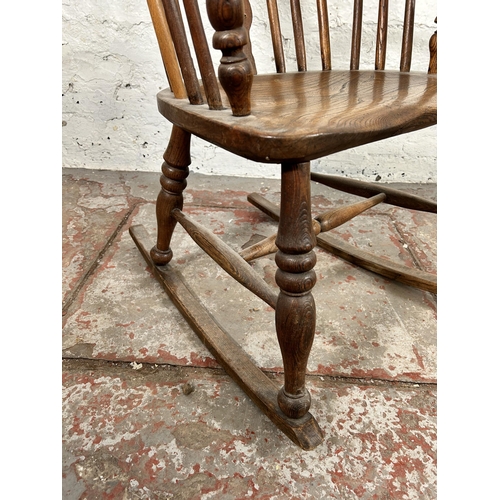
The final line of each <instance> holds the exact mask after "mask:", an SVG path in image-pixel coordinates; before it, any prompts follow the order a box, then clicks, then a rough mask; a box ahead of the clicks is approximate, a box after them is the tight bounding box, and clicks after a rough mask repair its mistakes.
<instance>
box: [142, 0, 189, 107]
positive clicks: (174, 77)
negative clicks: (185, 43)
mask: <svg viewBox="0 0 500 500" xmlns="http://www.w3.org/2000/svg"><path fill="white" fill-rule="evenodd" d="M147 1H148V8H149V13H150V15H151V21H152V22H153V27H154V30H155V34H156V38H157V40H158V46H159V48H160V54H161V58H162V60H163V66H164V68H165V72H166V73H167V78H168V81H169V84H170V87H171V89H172V92H173V93H174V95H175V97H176V98H177V99H184V98H186V97H187V93H186V87H185V86H184V82H183V81H182V75H181V70H180V68H179V62H178V61H177V55H176V54H175V47H174V42H173V41H172V35H171V34H170V29H169V27H168V23H167V18H166V16H165V10H164V8H163V3H162V1H161V0H147Z"/></svg>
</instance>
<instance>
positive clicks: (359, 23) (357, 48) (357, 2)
mask: <svg viewBox="0 0 500 500" xmlns="http://www.w3.org/2000/svg"><path fill="white" fill-rule="evenodd" d="M362 31H363V0H354V9H353V15H352V42H351V70H358V69H359V55H360V53H361V33H362Z"/></svg>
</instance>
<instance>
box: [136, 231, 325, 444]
mask: <svg viewBox="0 0 500 500" xmlns="http://www.w3.org/2000/svg"><path fill="white" fill-rule="evenodd" d="M130 235H131V236H132V238H133V240H134V242H135V243H136V245H137V247H138V249H139V250H140V252H141V254H142V256H143V257H144V259H145V261H146V262H147V263H148V264H149V266H150V268H151V270H152V272H153V274H154V276H155V277H156V279H157V280H158V281H159V283H160V284H161V285H162V286H163V288H164V290H165V291H166V292H167V294H168V296H169V297H170V299H171V300H172V302H173V303H174V304H175V306H176V307H177V308H178V309H179V311H180V312H181V313H182V315H183V316H184V318H185V319H186V321H187V322H188V323H189V325H190V326H191V328H192V329H193V330H194V332H195V333H196V335H198V337H199V338H200V340H201V341H202V342H203V345H205V346H206V347H207V348H208V350H209V351H210V352H211V353H212V354H213V356H214V357H215V359H216V360H217V362H218V363H219V364H220V365H221V366H222V368H224V370H225V371H226V373H227V374H228V375H229V376H230V377H231V378H232V379H233V380H234V381H235V382H236V383H237V384H238V385H239V386H240V387H241V389H242V390H243V391H244V392H245V393H246V394H247V395H248V396H249V397H250V399H251V400H252V401H253V402H254V403H255V405H257V407H258V408H260V410H261V411H262V412H263V413H264V414H265V415H266V416H267V417H268V418H269V419H270V420H271V421H272V422H273V423H274V424H275V425H276V426H277V427H278V428H279V429H280V430H281V431H282V432H283V433H284V434H285V435H286V436H288V438H289V439H291V440H292V441H293V442H294V443H295V444H297V445H298V446H300V447H301V448H302V449H304V450H312V449H314V448H315V447H316V446H318V445H319V444H321V442H322V441H323V437H324V434H323V431H322V430H321V429H320V427H319V425H318V423H317V422H316V420H315V419H314V417H313V416H312V415H311V414H310V413H307V414H305V415H304V416H303V417H302V418H300V419H291V418H288V417H287V416H286V415H284V414H283V413H282V411H281V410H280V408H279V406H278V404H277V395H278V389H279V388H278V386H277V385H276V384H275V382H273V381H272V380H271V379H270V378H268V377H267V376H266V375H265V374H264V373H263V372H262V370H260V368H258V367H257V366H256V365H255V363H254V362H253V361H252V359H251V358H250V357H249V356H248V355H247V354H246V353H245V351H243V349H242V348H241V347H240V346H239V344H238V343H237V342H235V341H234V339H233V338H232V337H231V335H229V334H228V333H227V332H226V331H225V330H223V329H222V327H221V326H220V325H219V323H218V322H217V320H215V319H214V318H213V316H212V315H211V314H210V312H209V311H208V310H207V309H206V308H205V307H204V305H203V304H202V302H201V301H200V300H199V299H198V297H197V296H196V294H195V293H194V292H193V290H192V289H191V288H190V287H189V286H188V285H187V284H186V282H185V281H184V280H183V279H182V276H181V275H180V274H179V273H178V272H176V271H175V270H174V269H172V267H171V266H170V265H169V266H166V267H158V266H155V265H154V262H153V261H152V260H151V258H150V256H149V253H148V251H147V248H149V246H150V245H151V243H150V237H149V235H148V233H147V231H146V230H145V228H144V227H143V226H133V227H131V228H130Z"/></svg>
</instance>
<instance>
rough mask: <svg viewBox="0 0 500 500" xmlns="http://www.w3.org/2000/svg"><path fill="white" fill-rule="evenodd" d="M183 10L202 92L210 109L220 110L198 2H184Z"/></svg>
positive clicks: (216, 84) (220, 106)
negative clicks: (201, 81)
mask: <svg viewBox="0 0 500 500" xmlns="http://www.w3.org/2000/svg"><path fill="white" fill-rule="evenodd" d="M184 10H185V11H186V17H187V21H188V24H189V30H190V32H191V38H192V40H193V45H194V50H195V53H196V59H197V60H198V67H199V68H200V73H201V79H202V80H203V90H204V91H205V95H206V97H207V101H208V107H209V108H210V109H222V108H223V106H222V100H221V96H220V91H219V84H218V82H217V77H216V76H215V71H214V67H213V64H212V57H211V55H210V49H209V48H208V43H207V38H206V36H205V30H204V28H203V23H202V21H201V15H200V9H199V8H198V0H184Z"/></svg>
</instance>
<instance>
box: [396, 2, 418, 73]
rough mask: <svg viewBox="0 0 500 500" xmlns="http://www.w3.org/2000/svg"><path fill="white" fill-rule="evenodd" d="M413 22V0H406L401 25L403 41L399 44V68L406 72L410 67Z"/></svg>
mask: <svg viewBox="0 0 500 500" xmlns="http://www.w3.org/2000/svg"><path fill="white" fill-rule="evenodd" d="M414 22H415V0H406V5H405V18H404V25H403V41H402V44H401V63H400V65H399V70H400V71H404V72H408V71H410V68H411V53H412V49H413V28H414Z"/></svg>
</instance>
